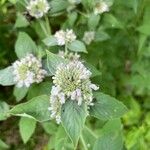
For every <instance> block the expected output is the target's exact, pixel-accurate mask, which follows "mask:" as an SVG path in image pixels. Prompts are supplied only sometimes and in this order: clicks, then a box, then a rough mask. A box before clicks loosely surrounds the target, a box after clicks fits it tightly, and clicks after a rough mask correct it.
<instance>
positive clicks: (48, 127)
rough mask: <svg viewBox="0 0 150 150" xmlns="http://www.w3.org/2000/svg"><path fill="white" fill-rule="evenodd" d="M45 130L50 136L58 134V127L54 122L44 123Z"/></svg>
mask: <svg viewBox="0 0 150 150" xmlns="http://www.w3.org/2000/svg"><path fill="white" fill-rule="evenodd" d="M42 126H43V129H44V130H45V132H46V133H47V134H49V135H53V134H55V133H56V132H57V125H56V123H54V122H52V121H47V122H43V123H42Z"/></svg>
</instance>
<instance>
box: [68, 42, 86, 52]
mask: <svg viewBox="0 0 150 150" xmlns="http://www.w3.org/2000/svg"><path fill="white" fill-rule="evenodd" d="M68 48H69V50H71V51H74V52H84V53H87V51H86V47H85V45H84V43H83V42H81V41H78V40H75V41H73V42H72V43H70V44H68Z"/></svg>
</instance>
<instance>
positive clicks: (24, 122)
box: [19, 117, 36, 143]
mask: <svg viewBox="0 0 150 150" xmlns="http://www.w3.org/2000/svg"><path fill="white" fill-rule="evenodd" d="M35 128H36V121H35V120H34V119H31V118H26V117H21V119H20V122H19V131H20V134H21V138H22V140H23V142H24V143H27V142H28V140H29V139H30V137H31V136H32V134H33V133H34V131H35Z"/></svg>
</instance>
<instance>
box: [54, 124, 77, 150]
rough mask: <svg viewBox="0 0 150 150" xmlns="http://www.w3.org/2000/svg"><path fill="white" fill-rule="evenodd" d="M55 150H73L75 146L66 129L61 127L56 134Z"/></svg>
mask: <svg viewBox="0 0 150 150" xmlns="http://www.w3.org/2000/svg"><path fill="white" fill-rule="evenodd" d="M54 149H55V150H62V149H64V150H73V149H74V146H73V143H72V142H71V140H70V138H69V137H68V135H67V134H66V132H65V130H64V128H63V127H62V126H59V128H58V130H57V132H56V134H55V148H54Z"/></svg>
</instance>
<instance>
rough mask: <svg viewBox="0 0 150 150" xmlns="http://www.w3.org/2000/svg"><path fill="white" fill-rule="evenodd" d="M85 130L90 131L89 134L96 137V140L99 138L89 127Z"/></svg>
mask: <svg viewBox="0 0 150 150" xmlns="http://www.w3.org/2000/svg"><path fill="white" fill-rule="evenodd" d="M85 128H86V129H87V130H88V131H89V133H90V134H91V135H92V136H93V137H95V138H96V139H97V138H98V136H97V135H96V134H95V133H94V132H93V131H92V130H91V129H90V128H88V127H87V126H85Z"/></svg>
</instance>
